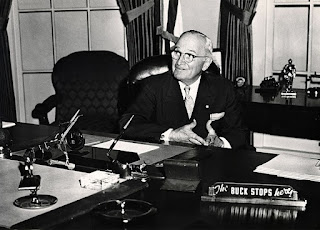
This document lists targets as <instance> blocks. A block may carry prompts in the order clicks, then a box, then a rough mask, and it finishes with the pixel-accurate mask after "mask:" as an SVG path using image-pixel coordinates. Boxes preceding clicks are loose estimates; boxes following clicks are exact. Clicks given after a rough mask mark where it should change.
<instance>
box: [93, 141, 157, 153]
mask: <svg viewBox="0 0 320 230" xmlns="http://www.w3.org/2000/svg"><path fill="white" fill-rule="evenodd" d="M112 142H113V140H111V141H107V142H103V143H100V144H97V145H93V147H96V148H104V149H109V148H110V146H111V144H112ZM158 148H159V146H155V145H147V144H140V143H133V142H126V141H118V142H117V144H116V146H115V147H114V150H120V151H128V152H136V153H137V154H138V155H140V154H142V153H146V152H150V151H152V150H155V149H158Z"/></svg>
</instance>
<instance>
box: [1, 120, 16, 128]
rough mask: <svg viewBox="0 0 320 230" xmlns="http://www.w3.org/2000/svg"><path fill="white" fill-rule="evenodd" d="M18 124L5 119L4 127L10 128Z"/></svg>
mask: <svg viewBox="0 0 320 230" xmlns="http://www.w3.org/2000/svg"><path fill="white" fill-rule="evenodd" d="M15 125H16V124H15V123H14V122H8V121H3V122H2V128H10V127H12V126H15Z"/></svg>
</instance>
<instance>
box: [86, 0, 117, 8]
mask: <svg viewBox="0 0 320 230" xmlns="http://www.w3.org/2000/svg"><path fill="white" fill-rule="evenodd" d="M90 7H110V8H119V6H118V4H117V1H116V0H90Z"/></svg>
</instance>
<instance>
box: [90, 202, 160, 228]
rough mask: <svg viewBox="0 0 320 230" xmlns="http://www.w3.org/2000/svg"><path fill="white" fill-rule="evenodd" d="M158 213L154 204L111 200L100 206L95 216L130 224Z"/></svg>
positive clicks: (95, 211) (95, 209)
mask: <svg viewBox="0 0 320 230" xmlns="http://www.w3.org/2000/svg"><path fill="white" fill-rule="evenodd" d="M156 211H157V209H156V208H155V207H153V206H152V204H150V203H148V202H146V201H142V200H135V199H124V200H110V201H106V202H103V203H101V204H99V205H98V206H97V207H96V208H94V210H93V214H95V215H97V216H100V217H102V218H104V219H107V220H111V221H116V222H123V223H129V222H131V221H133V220H138V219H141V218H143V217H147V216H150V215H152V214H154V213H155V212H156Z"/></svg>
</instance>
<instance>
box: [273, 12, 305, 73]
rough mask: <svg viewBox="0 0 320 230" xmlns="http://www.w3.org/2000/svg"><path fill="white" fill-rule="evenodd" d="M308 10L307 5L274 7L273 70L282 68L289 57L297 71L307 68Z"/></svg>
mask: <svg viewBox="0 0 320 230" xmlns="http://www.w3.org/2000/svg"><path fill="white" fill-rule="evenodd" d="M308 12H309V8H308V7H276V8H275V12H274V47H273V57H274V59H273V70H275V71H280V70H282V68H283V66H284V65H285V64H287V63H288V59H290V58H291V59H292V60H293V64H295V65H296V69H297V71H306V70H307V55H308V53H307V50H308ZM297 15H299V17H297Z"/></svg>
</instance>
